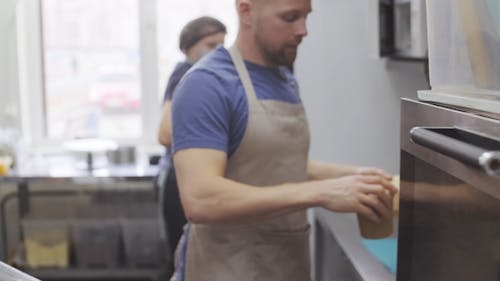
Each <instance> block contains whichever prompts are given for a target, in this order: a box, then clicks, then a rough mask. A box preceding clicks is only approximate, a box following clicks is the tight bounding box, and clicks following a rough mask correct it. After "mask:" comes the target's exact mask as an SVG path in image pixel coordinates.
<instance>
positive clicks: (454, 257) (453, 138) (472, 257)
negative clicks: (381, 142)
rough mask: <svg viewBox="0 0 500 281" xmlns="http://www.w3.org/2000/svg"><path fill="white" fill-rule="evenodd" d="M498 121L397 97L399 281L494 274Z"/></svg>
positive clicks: (498, 232) (498, 250)
mask: <svg viewBox="0 0 500 281" xmlns="http://www.w3.org/2000/svg"><path fill="white" fill-rule="evenodd" d="M498 151H500V121H499V120H495V119H492V118H485V117H480V116H478V115H474V114H468V113H464V112H460V111H457V110H452V109H447V108H444V107H440V106H435V105H430V104H425V103H420V102H415V101H411V100H403V102H402V125H401V211H400V222H399V244H398V249H399V250H398V273H397V280H399V281H422V280H432V281H448V280H449V281H451V280H453V281H461V280H463V281H470V280H481V281H499V280H500V177H499V176H500V173H499V171H500V162H498V161H499V160H498Z"/></svg>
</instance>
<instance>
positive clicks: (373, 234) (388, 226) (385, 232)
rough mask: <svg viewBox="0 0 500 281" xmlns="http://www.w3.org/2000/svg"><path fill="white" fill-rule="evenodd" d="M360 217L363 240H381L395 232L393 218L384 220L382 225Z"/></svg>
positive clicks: (359, 223) (359, 222)
mask: <svg viewBox="0 0 500 281" xmlns="http://www.w3.org/2000/svg"><path fill="white" fill-rule="evenodd" d="M393 205H394V204H393V200H391V206H390V209H393ZM357 216H358V225H359V231H360V233H361V236H362V237H363V238H368V239H381V238H386V237H389V236H391V235H392V232H393V216H391V217H390V218H386V217H384V218H382V221H381V222H380V223H375V222H372V221H370V220H368V219H367V218H365V217H363V216H361V215H359V214H358V215H357Z"/></svg>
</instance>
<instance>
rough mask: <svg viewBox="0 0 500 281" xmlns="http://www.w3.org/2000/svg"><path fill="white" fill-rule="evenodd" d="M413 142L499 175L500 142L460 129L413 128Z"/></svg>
mask: <svg viewBox="0 0 500 281" xmlns="http://www.w3.org/2000/svg"><path fill="white" fill-rule="evenodd" d="M410 138H411V140H412V141H413V142H414V143H417V144H419V145H422V146H424V147H426V148H428V149H432V150H434V151H436V152H439V153H441V154H444V155H447V156H449V157H451V158H454V159H456V160H459V161H461V162H463V163H466V164H468V165H471V166H473V167H476V168H480V169H482V170H484V171H485V172H486V173H487V174H489V175H491V176H494V177H497V178H500V141H498V140H495V139H494V138H490V137H487V136H484V135H481V134H477V133H474V132H471V131H469V130H464V129H460V128H453V127H450V128H430V127H429V128H425V127H415V128H413V129H411V131H410Z"/></svg>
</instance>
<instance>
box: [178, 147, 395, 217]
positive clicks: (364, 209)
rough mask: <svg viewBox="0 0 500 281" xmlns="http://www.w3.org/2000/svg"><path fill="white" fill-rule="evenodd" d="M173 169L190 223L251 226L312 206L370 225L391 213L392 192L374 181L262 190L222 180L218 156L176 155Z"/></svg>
mask: <svg viewBox="0 0 500 281" xmlns="http://www.w3.org/2000/svg"><path fill="white" fill-rule="evenodd" d="M174 163H175V167H176V174H177V180H178V182H179V190H180V195H181V200H182V204H183V208H184V212H185V214H186V217H187V218H188V220H189V221H192V222H194V223H230V224H231V223H236V224H237V223H250V222H257V221H260V220H263V219H267V218H272V217H276V216H280V215H283V214H286V213H290V212H294V211H297V210H302V209H305V208H308V207H313V206H321V207H324V208H327V209H329V210H332V211H337V212H357V213H360V214H363V215H365V216H366V217H368V218H370V219H372V220H373V221H379V220H380V218H379V216H381V215H383V216H385V215H387V216H388V215H390V214H391V212H392V210H389V209H388V207H387V205H386V204H384V202H388V200H390V198H389V197H388V196H387V193H386V192H385V190H390V191H391V192H395V190H394V187H393V186H392V185H391V184H390V183H389V182H388V181H387V180H385V179H384V178H382V177H380V176H376V175H356V176H350V177H343V178H339V179H327V180H321V181H307V182H303V183H284V184H281V185H276V186H269V187H265V188H262V187H255V186H251V185H247V184H243V183H239V182H236V181H233V180H230V179H227V178H225V177H224V176H225V174H224V173H225V170H226V164H227V155H226V154H225V153H224V152H222V151H218V150H212V149H186V150H181V151H179V152H177V153H176V154H175V156H174ZM373 195H377V196H373ZM386 197H387V198H386ZM377 198H383V200H378V199H377Z"/></svg>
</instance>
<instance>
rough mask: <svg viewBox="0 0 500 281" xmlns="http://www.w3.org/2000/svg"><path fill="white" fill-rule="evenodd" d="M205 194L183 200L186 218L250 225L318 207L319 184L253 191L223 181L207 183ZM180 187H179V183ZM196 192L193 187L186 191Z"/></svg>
mask: <svg viewBox="0 0 500 281" xmlns="http://www.w3.org/2000/svg"><path fill="white" fill-rule="evenodd" d="M187 184H191V185H198V184H200V185H209V187H208V188H203V189H205V190H210V192H207V193H205V194H202V193H198V194H196V195H194V196H192V195H191V196H189V197H186V196H182V193H181V197H182V201H183V205H184V206H189V207H188V208H185V211H186V216H187V218H188V220H190V221H192V222H195V223H211V224H213V223H215V224H217V223H220V224H233V223H237V224H239V223H253V222H258V221H261V220H265V219H269V218H273V217H277V216H281V215H285V214H288V213H291V212H295V211H299V210H303V209H306V208H309V207H313V206H318V205H320V198H319V195H318V192H317V191H316V190H315V188H314V187H315V185H318V184H319V183H318V182H305V183H287V184H282V185H278V186H272V187H266V188H261V187H254V186H250V185H246V184H242V183H238V182H235V181H232V180H229V179H226V178H223V177H217V178H213V179H212V180H209V181H208V182H207V181H206V180H205V181H203V182H199V183H195V182H191V183H187ZM181 186H182V183H181ZM187 188H190V189H198V190H200V189H201V188H197V187H196V186H190V187H187Z"/></svg>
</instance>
